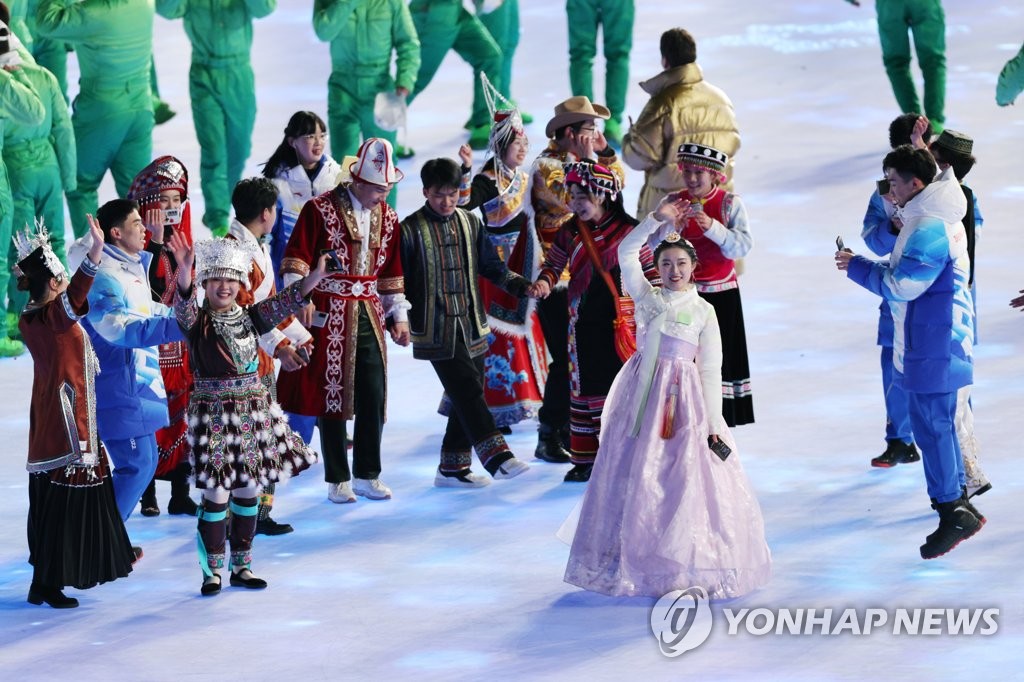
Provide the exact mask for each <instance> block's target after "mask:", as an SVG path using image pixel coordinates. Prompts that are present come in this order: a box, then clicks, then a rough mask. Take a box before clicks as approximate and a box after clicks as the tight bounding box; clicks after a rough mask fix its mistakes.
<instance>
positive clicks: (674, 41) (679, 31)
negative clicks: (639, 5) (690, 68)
mask: <svg viewBox="0 0 1024 682" xmlns="http://www.w3.org/2000/svg"><path fill="white" fill-rule="evenodd" d="M661 56H662V58H664V60H665V62H666V63H667V64H668V68H670V69H674V68H676V67H678V66H685V65H687V64H693V63H694V62H695V61H697V41H696V40H694V39H693V36H692V35H690V32H689V31H687V30H686V29H683V28H670V29H669V30H667V31H665V32H664V33H662V34H661Z"/></svg>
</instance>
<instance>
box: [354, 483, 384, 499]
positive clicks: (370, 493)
mask: <svg viewBox="0 0 1024 682" xmlns="http://www.w3.org/2000/svg"><path fill="white" fill-rule="evenodd" d="M352 491H353V492H354V493H355V494H356V495H359V496H360V497H365V498H366V499H368V500H390V499H391V488H389V487H387V486H386V485H384V484H383V483H381V482H380V479H379V478H354V479H352Z"/></svg>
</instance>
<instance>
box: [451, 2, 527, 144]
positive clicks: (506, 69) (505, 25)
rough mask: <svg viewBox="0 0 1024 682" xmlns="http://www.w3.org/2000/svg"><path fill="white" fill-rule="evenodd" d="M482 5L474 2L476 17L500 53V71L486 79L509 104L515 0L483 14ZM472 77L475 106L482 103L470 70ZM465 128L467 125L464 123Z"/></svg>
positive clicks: (516, 26) (516, 44) (515, 28)
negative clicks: (476, 103)
mask: <svg viewBox="0 0 1024 682" xmlns="http://www.w3.org/2000/svg"><path fill="white" fill-rule="evenodd" d="M483 5H484V0H474V6H475V7H476V16H477V18H478V19H480V23H482V24H483V25H484V28H486V29H487V32H488V33H490V34H491V37H492V38H494V42H495V43H497V44H498V49H499V50H501V68H499V69H498V71H497V73H489V74H487V78H489V79H490V81H491V83H492V84H493V85H494V87H496V88H497V89H498V92H500V93H501V94H502V95H503V96H504V97H505V98H506V99H508V100H510V101H511V100H512V94H511V91H512V57H513V56H514V55H515V53H516V48H517V47H519V0H504V2H502V3H501V5H499V6H498V8H497V9H494V10H492V11H490V12H486V13H484V12H483ZM473 77H474V81H473V102H474V103H475V102H479V101H482V100H483V96H484V94H483V89H482V86H481V85H480V69H475V70H474V71H473ZM520 113H521V112H520ZM527 117H528V115H527V116H524V117H523V123H530V122H531V121H532V120H533V119H532V117H531V118H530V120H529V121H528V120H526V119H527ZM466 127H467V128H469V127H471V126H470V125H469V124H468V123H467V124H466Z"/></svg>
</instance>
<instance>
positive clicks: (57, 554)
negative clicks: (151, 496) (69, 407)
mask: <svg viewBox="0 0 1024 682" xmlns="http://www.w3.org/2000/svg"><path fill="white" fill-rule="evenodd" d="M28 500H29V502H28V548H29V559H28V560H29V563H30V564H32V566H33V569H34V570H33V573H32V581H33V582H34V583H35V584H37V585H41V586H44V587H55V588H58V589H61V588H63V587H66V586H70V587H74V588H76V589H79V590H85V589H88V588H90V587H94V586H96V585H99V584H101V583H105V582H109V581H111V580H117V579H118V578H123V577H125V576H127V575H128V574H129V573H131V570H132V561H133V560H134V558H135V556H134V554H133V553H132V546H131V542H129V540H128V532H127V531H126V530H125V528H124V522H123V521H122V520H121V516H120V514H119V513H118V511H117V503H116V502H115V501H114V486H113V484H112V483H111V480H110V469H109V467H108V466H107V463H106V453H102V454H101V456H100V458H99V463H98V464H96V465H95V466H78V465H69V466H66V467H60V468H58V469H54V470H52V471H44V472H39V473H32V474H29V482H28Z"/></svg>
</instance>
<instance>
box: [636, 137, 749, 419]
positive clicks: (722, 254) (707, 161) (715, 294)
mask: <svg viewBox="0 0 1024 682" xmlns="http://www.w3.org/2000/svg"><path fill="white" fill-rule="evenodd" d="M676 158H677V160H678V165H679V171H680V173H682V177H683V183H684V188H683V189H682V191H680V192H677V193H674V194H670V195H669V197H670V198H671V199H672V200H673V201H677V200H683V201H685V202H686V204H687V206H686V210H685V211H681V212H679V213H678V214H677V215H676V216H675V217H674V218H673V219H674V220H677V221H678V223H677V226H676V229H677V230H678V231H679V233H680V234H681V235H683V236H684V237H686V239H688V240H689V241H690V243H691V244H693V246H694V248H695V249H697V258H698V259H699V261H700V266H699V267H698V268H697V271H696V272H695V273H694V281H695V282H696V285H697V293H698V294H699V295H700V297H701V298H703V299H704V300H705V301H707V302H708V303H710V304H711V305H713V306H714V307H715V313H716V314H717V315H718V323H719V324H720V325H721V329H722V343H723V350H724V356H723V359H722V398H723V400H722V413H723V415H724V417H725V423H726V424H728V425H729V426H740V425H742V424H753V423H754V399H753V394H752V392H751V387H750V361H749V359H748V358H747V332H746V327H745V326H744V323H743V303H742V300H741V298H740V282H739V278H738V277H737V274H736V259H737V258H742V257H743V256H746V255H747V254H748V253H750V249H751V248H753V246H754V238H753V236H751V234H750V223H749V221H748V220H747V210H746V208H744V206H743V202H742V201H741V200H740V198H739V197H738V196H737V195H735V194H733V193H732V192H727V191H726V190H725V189H723V188H722V187H721V185H722V184H723V183H725V182H726V181H727V179H728V178H727V176H726V168H728V165H729V155H728V154H726V153H725V152H723V151H721V150H719V149H715V148H714V147H708V146H706V145H702V144H697V143H694V142H684V143H683V144H681V145H680V146H679V151H678V153H677V155H676ZM649 246H651V247H652V248H653V247H654V244H649Z"/></svg>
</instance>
